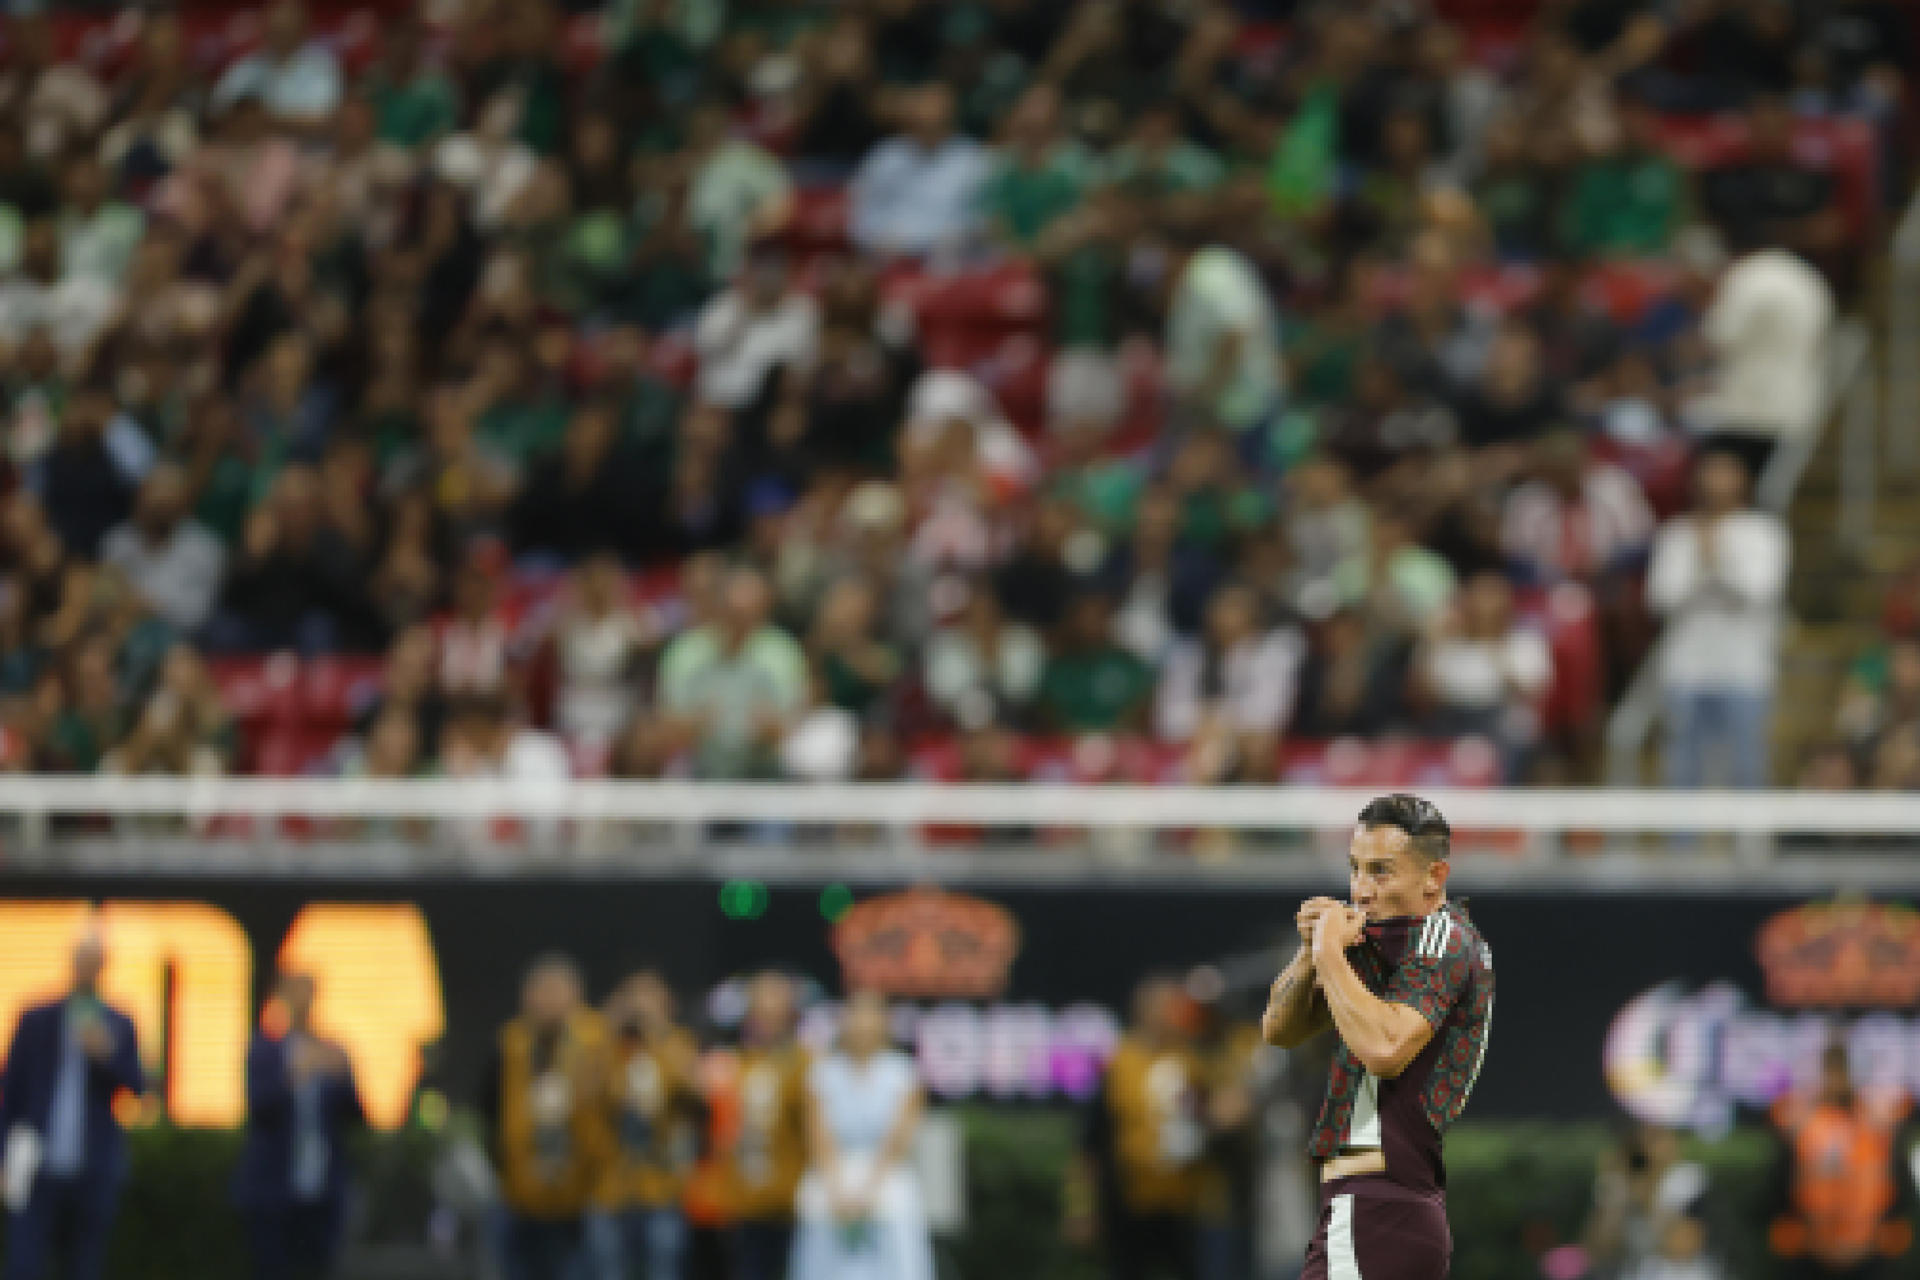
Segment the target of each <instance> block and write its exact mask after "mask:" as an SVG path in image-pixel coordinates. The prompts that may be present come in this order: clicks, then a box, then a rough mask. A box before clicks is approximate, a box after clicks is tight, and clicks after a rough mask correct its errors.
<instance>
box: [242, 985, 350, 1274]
mask: <svg viewBox="0 0 1920 1280" xmlns="http://www.w3.org/2000/svg"><path fill="white" fill-rule="evenodd" d="M274 999H275V1000H276V1002H277V1003H278V1004H279V1006H280V1009H281V1011H283V1012H284V1014H285V1020H286V1021H285V1030H284V1032H280V1033H279V1034H275V1033H274V1032H275V1031H276V1030H277V1028H275V1029H274V1030H263V1031H260V1032H259V1033H257V1034H256V1035H255V1036H254V1038H253V1043H252V1045H250V1046H249V1047H248V1049H247V1141H246V1146H245V1147H244V1148H243V1149H242V1151H241V1153H240V1164H239V1168H238V1169H237V1170H236V1171H235V1174H234V1199H235V1201H236V1202H237V1203H238V1204H239V1206H240V1209H241V1212H242V1213H243V1214H245V1216H246V1219H247V1234H248V1238H249V1240H250V1242H251V1244H252V1247H253V1270H254V1275H256V1276H258V1277H259V1278H260V1280H289V1278H291V1277H302V1278H305V1277H316V1278H317V1277H320V1276H325V1275H327V1274H328V1273H329V1272H330V1271H331V1269H332V1267H333V1262H334V1258H335V1256H336V1255H337V1254H338V1252H339V1249H340V1230H341V1226H342V1222H343V1219H344V1210H345V1208H346V1198H347V1173H348V1168H347V1152H346V1142H347V1138H348V1136H349V1134H350V1131H351V1130H353V1129H354V1128H357V1127H359V1126H361V1125H364V1124H365V1123H366V1113H365V1112H364V1111H363V1110H362V1109H361V1106H360V1090H359V1089H358V1087H356V1085H355V1084H354V1079H353V1064H352V1063H351V1062H349V1061H348V1060H347V1055H346V1052H345V1050H343V1049H341V1047H340V1046H339V1045H337V1044H334V1043H333V1042H331V1041H329V1040H326V1039H323V1038H322V1037H321V1036H319V1035H318V1034H316V1033H315V1032H314V1030H313V979H312V978H311V977H310V976H308V975H307V974H304V973H286V974H282V975H281V976H280V981H279V983H278V984H277V985H276V987H275V989H274ZM275 1021H277V1019H276V1020H275Z"/></svg>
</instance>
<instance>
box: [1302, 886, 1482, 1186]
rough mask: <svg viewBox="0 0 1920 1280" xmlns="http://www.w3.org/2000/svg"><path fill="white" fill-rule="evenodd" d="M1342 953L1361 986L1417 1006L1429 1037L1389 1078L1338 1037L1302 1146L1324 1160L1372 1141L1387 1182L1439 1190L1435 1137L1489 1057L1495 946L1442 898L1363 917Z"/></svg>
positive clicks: (1441, 1175)
mask: <svg viewBox="0 0 1920 1280" xmlns="http://www.w3.org/2000/svg"><path fill="white" fill-rule="evenodd" d="M1347 959H1348V960H1349V961H1350V962H1352V964H1353V968H1354V972H1355V973H1357V974H1358V975H1359V976H1360V980H1361V981H1362V982H1364V983H1366V985H1367V989H1368V990H1369V991H1371V992H1373V993H1374V994H1375V995H1377V996H1379V997H1380V998H1381V999H1383V1000H1387V1001H1389V1002H1391V1003H1394V1004H1404V1005H1409V1006H1411V1007H1412V1008H1413V1009H1415V1010H1417V1011H1418V1012H1419V1014H1420V1016H1421V1017H1423V1018H1425V1019H1426V1020H1427V1021H1428V1023H1430V1024H1431V1025H1432V1027H1433V1038H1432V1039H1431V1040H1429V1041H1427V1044H1426V1047H1425V1048H1423V1049H1421V1050H1420V1053H1419V1054H1418V1056H1416V1057H1415V1058H1414V1060H1413V1061H1412V1062H1410V1063H1408V1064H1407V1067H1406V1070H1404V1071H1402V1072H1401V1073H1400V1074H1399V1075H1397V1076H1395V1077H1393V1078H1392V1079H1390V1080H1387V1079H1382V1078H1381V1077H1379V1076H1376V1075H1374V1074H1373V1073H1372V1072H1371V1071H1368V1070H1367V1069H1366V1068H1365V1067H1364V1066H1362V1065H1361V1064H1360V1060H1359V1059H1358V1058H1356V1057H1354V1055H1353V1050H1351V1049H1349V1048H1348V1047H1347V1046H1346V1044H1345V1043H1344V1042H1342V1044H1341V1045H1340V1047H1339V1049H1338V1050H1337V1051H1336V1052H1335V1053H1334V1055H1333V1072H1332V1075H1331V1076H1330V1077H1329V1078H1328V1080H1327V1100H1326V1103H1325V1104H1324V1105H1323V1106H1322V1107H1321V1108H1320V1119H1319V1122H1318V1123H1317V1124H1315V1125H1314V1129H1313V1137H1312V1140H1311V1141H1310V1143H1309V1144H1308V1148H1307V1150H1308V1153H1309V1154H1311V1155H1312V1156H1313V1157H1314V1158H1315V1159H1317V1160H1325V1159H1328V1158H1330V1157H1332V1156H1335V1155H1338V1154H1340V1153H1341V1152H1343V1151H1358V1150H1371V1149H1378V1150H1380V1151H1382V1152H1384V1153H1385V1155H1386V1160H1387V1177H1388V1178H1389V1179H1390V1180H1391V1181H1394V1182H1398V1183H1400V1184H1402V1185H1404V1186H1408V1187H1412V1188H1414V1189H1416V1190H1421V1191H1439V1190H1441V1189H1443V1188H1444V1187H1445V1186H1446V1185H1447V1173H1446V1168H1445V1166H1444V1165H1443V1164H1442V1163H1441V1160H1440V1135H1441V1133H1442V1132H1443V1131H1444V1130H1445V1129H1446V1127H1447V1126H1448V1125H1450V1124H1452V1123H1453V1122H1454V1121H1455V1120H1457V1119H1458V1118H1459V1117H1460V1113H1461V1112H1462V1111H1464V1110H1465V1109H1466V1106H1467V1095H1468V1094H1469V1093H1471V1092H1472V1091H1473V1083H1474V1081H1475V1080H1476V1079H1478V1078H1479V1075H1480V1064H1481V1063H1482V1062H1483V1061H1485V1060H1486V1056H1487V1033H1488V1030H1489V1029H1490V1027H1491V1025H1492V1022H1493V953H1492V952H1491V951H1489V950H1488V949H1487V944H1486V943H1485V942H1483V941H1482V940H1481V938H1480V934H1479V931H1478V930H1476V929H1475V928H1474V927H1473V925H1472V923H1470V922H1469V921H1468V919H1467V913H1466V911H1465V910H1464V909H1462V908H1461V907H1460V906H1458V905H1456V904H1453V903H1449V904H1447V905H1445V906H1443V907H1440V908H1439V909H1438V910H1436V911H1434V912H1433V913H1432V914H1431V915H1426V916H1418V917H1412V918H1408V919H1401V920H1383V921H1380V922H1378V923H1375V924H1369V925H1368V926H1367V931H1366V936H1365V937H1364V938H1363V939H1362V940H1361V941H1360V942H1359V944H1357V945H1356V946H1354V947H1353V948H1351V949H1350V950H1349V951H1348V952H1347Z"/></svg>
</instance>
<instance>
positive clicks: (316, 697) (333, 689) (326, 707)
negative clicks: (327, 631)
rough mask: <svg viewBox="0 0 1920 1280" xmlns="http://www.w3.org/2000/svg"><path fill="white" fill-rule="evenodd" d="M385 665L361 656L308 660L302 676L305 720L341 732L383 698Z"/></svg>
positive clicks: (312, 724)
mask: <svg viewBox="0 0 1920 1280" xmlns="http://www.w3.org/2000/svg"><path fill="white" fill-rule="evenodd" d="M382 665H383V664H382V661H381V659H379V658H374V657H366V656H361V655H334V656H329V657H323V658H313V659H310V660H308V662H307V663H306V666H305V668H304V670H303V671H302V672H301V682H300V683H301V700H300V702H301V710H302V716H303V720H304V722H305V723H306V724H307V725H310V726H313V727H315V728H331V729H335V730H338V729H341V728H343V727H345V726H346V725H348V724H350V723H351V722H352V721H353V718H354V717H355V716H356V715H358V714H359V713H360V712H361V711H362V710H364V709H365V708H367V707H368V706H370V705H372V703H373V702H374V700H375V699H377V698H378V697H379V694H380V674H381V668H382Z"/></svg>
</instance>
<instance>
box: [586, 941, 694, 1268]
mask: <svg viewBox="0 0 1920 1280" xmlns="http://www.w3.org/2000/svg"><path fill="white" fill-rule="evenodd" d="M607 1017H608V1021H609V1022H610V1023H611V1024H612V1027H611V1030H612V1042H613V1053H612V1057H613V1072H612V1080H611V1085H612V1090H611V1094H610V1100H611V1103H612V1112H613V1118H612V1124H613V1132H614V1139H615V1152H614V1158H613V1162H612V1165H611V1167H610V1170H609V1177H608V1187H607V1195H606V1201H605V1207H606V1208H607V1209H608V1211H609V1216H608V1218H607V1219H606V1221H607V1222H608V1223H609V1224H610V1225H611V1228H612V1230H611V1231H609V1232H606V1233H604V1238H603V1239H597V1240H596V1250H595V1251H596V1253H597V1254H598V1255H599V1260H600V1263H601V1268H602V1274H604V1275H606V1276H609V1277H625V1278H626V1280H680V1276H681V1275H682V1273H683V1271H684V1265H685V1257H686V1252H687V1221H686V1216H685V1214H684V1213H683V1212H682V1211H681V1207H680V1202H681V1196H682V1194H683V1192H684V1191H685V1190H686V1186H687V1180H688V1177H689V1176H690V1175H691V1173H692V1171H693V1166H694V1162H695V1160H696V1159H697V1158H698V1156H699V1154H700V1139H701V1134H702V1131H703V1130H704V1129H705V1127H706V1124H705V1121H706V1104H705V1102H704V1100H703V1099H702V1098H701V1096H700V1086H699V1077H698V1071H699V1046H698V1045H696V1044H695V1043H694V1039H693V1037H692V1036H691V1035H689V1034H688V1033H687V1032H686V1030H685V1029H684V1028H682V1027H679V1026H677V1025H675V1023H674V1021H673V993H672V992H671V991H669V990H668V989H667V984H666V983H665V982H663V981H661V979H660V975H659V974H657V973H636V974H634V975H633V976H632V977H630V978H628V979H627V980H626V981H625V982H623V983H621V984H620V988H619V990H617V991H615V992H614V996H613V999H612V1001H611V1002H610V1004H609V1008H608V1010H607Z"/></svg>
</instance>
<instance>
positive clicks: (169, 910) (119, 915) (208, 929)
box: [100, 902, 253, 1128]
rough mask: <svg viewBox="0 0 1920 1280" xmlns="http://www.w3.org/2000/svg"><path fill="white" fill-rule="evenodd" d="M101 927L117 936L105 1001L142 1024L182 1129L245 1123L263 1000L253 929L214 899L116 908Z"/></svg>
mask: <svg viewBox="0 0 1920 1280" xmlns="http://www.w3.org/2000/svg"><path fill="white" fill-rule="evenodd" d="M100 922H101V925H102V927H103V928H104V929H105V931H106V938H107V971H106V973H105V974H104V975H103V976H102V978H101V981H100V985H101V989H102V990H101V994H102V995H104V996H105V997H106V998H107V999H108V1000H109V1001H111V1002H112V1003H114V1004H116V1005H118V1006H120V1007H121V1008H122V1009H124V1010H126V1011H127V1013H128V1015H129V1016H131V1017H132V1018H133V1022H134V1025H135V1026H136V1027H138V1028H139V1030H140V1045H141V1051H142V1052H141V1059H142V1060H143V1061H145V1062H147V1063H159V1062H164V1063H165V1064H166V1075H167V1114H168V1115H169V1116H170V1117H172V1119H173V1122H174V1123H175V1124H181V1125H197V1126H205V1127H208V1128H224V1127H230V1126H232V1125H236V1124H239V1123H240V1122H241V1120H243V1119H244V1118H245V1117H246V1110H247V1091H246V1061H247V1033H248V1029H249V1027H250V1026H251V1025H252V1020H251V1018H250V1017H249V1014H248V1010H249V1007H250V1005H251V1004H252V1001H253V949H252V948H251V947H250V946H249V945H248V943H247V935H246V934H245V932H243V931H242V930H241V928H240V926H239V925H238V924H237V923H236V922H235V921H234V918H233V917H232V916H230V915H228V914H227V913H226V912H225V911H222V910H221V909H220V908H219V907H214V906H209V905H207V904H206V903H204V902H109V903H107V904H106V906H104V907H102V908H101V910H100ZM169 966H171V968H172V971H173V972H172V977H173V990H172V993H171V994H172V1000H171V1003H170V1004H169V1001H168V994H169V993H168V990H167V977H168V973H167V971H168V967H169ZM163 1030H164V1034H165V1036H166V1041H165V1043H164V1044H162V1043H161V1040H160V1037H161V1035H162V1034H163Z"/></svg>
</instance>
